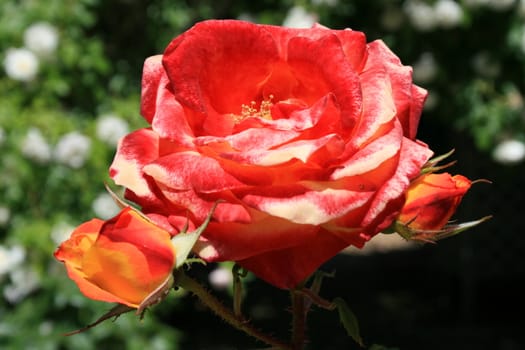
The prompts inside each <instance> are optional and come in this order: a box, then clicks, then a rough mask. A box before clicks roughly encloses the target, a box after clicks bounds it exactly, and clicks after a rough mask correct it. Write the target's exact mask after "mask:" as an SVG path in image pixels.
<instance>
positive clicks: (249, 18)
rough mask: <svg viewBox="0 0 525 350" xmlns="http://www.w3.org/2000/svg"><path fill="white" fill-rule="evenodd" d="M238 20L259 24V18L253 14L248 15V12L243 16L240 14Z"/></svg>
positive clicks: (243, 13)
mask: <svg viewBox="0 0 525 350" xmlns="http://www.w3.org/2000/svg"><path fill="white" fill-rule="evenodd" d="M237 19H238V20H239V21H246V22H252V23H256V22H257V18H255V16H254V15H252V14H251V13H248V12H242V13H241V14H239V15H238V16H237Z"/></svg>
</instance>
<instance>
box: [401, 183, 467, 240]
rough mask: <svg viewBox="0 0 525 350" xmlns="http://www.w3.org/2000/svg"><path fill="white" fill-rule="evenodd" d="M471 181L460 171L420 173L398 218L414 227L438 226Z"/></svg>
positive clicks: (451, 210)
mask: <svg viewBox="0 0 525 350" xmlns="http://www.w3.org/2000/svg"><path fill="white" fill-rule="evenodd" d="M471 183H472V182H471V181H470V180H469V179H467V178H466V177H464V176H462V175H455V176H452V175H450V174H448V173H443V174H427V175H423V176H421V177H420V178H418V179H417V180H416V181H414V182H413V183H412V184H411V185H410V187H409V189H408V191H407V195H406V201H405V205H404V206H403V209H402V211H401V214H400V215H399V218H398V221H399V222H400V223H405V224H406V226H408V227H409V228H410V229H413V230H441V229H442V228H443V227H444V226H445V225H446V224H447V222H448V221H449V220H450V218H451V216H452V215H453V214H454V212H455V211H456V209H457V207H458V205H459V203H460V202H461V199H462V198H463V196H464V195H465V193H467V191H468V190H469V188H470V185H471Z"/></svg>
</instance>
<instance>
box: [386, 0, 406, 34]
mask: <svg viewBox="0 0 525 350" xmlns="http://www.w3.org/2000/svg"><path fill="white" fill-rule="evenodd" d="M404 19H405V16H404V15H403V12H402V11H401V9H399V8H398V7H393V6H387V7H386V9H385V10H384V11H383V13H382V14H381V25H382V26H383V28H385V29H387V30H397V29H399V28H401V25H402V24H403V21H404Z"/></svg>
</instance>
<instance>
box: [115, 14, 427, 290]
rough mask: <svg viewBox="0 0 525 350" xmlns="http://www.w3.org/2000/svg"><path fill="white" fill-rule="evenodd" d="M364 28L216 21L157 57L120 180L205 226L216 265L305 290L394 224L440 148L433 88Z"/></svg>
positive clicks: (205, 246)
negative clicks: (424, 138) (346, 253)
mask: <svg viewBox="0 0 525 350" xmlns="http://www.w3.org/2000/svg"><path fill="white" fill-rule="evenodd" d="M411 74H412V71H411V68H410V67H406V66H403V65H401V63H400V61H399V59H398V58H397V57H396V56H395V55H394V54H393V53H392V52H391V51H390V50H389V49H388V48H387V47H386V46H385V44H384V43H383V42H382V41H374V42H372V43H369V44H367V43H366V39H365V36H364V34H363V33H361V32H357V31H352V30H330V29H327V28H324V27H321V26H316V27H314V28H312V29H290V28H283V27H277V26H268V25H256V24H252V23H247V22H241V21H233V20H227V21H217V20H213V21H206V22H202V23H199V24H197V25H195V26H194V27H193V28H191V29H190V30H188V31H187V32H185V33H184V34H182V35H180V36H179V37H177V38H175V39H174V40H173V41H172V42H171V44H170V45H169V46H168V48H167V49H166V51H165V53H164V55H162V56H154V57H151V58H149V59H147V60H146V62H145V65H144V73H143V83H142V115H143V116H144V118H145V119H146V120H147V121H148V122H149V123H150V124H151V128H148V129H142V130H138V131H135V132H133V133H131V134H129V135H127V136H126V137H124V138H123V139H122V140H121V142H120V145H119V147H118V151H117V155H116V157H115V160H114V162H113V164H112V166H111V170H110V173H111V176H112V177H113V179H114V180H115V182H116V183H117V184H120V185H123V186H125V187H126V188H127V190H128V191H127V198H128V199H130V200H133V201H135V202H136V203H138V204H139V205H140V206H141V207H142V210H143V211H144V212H145V213H148V214H149V216H150V217H151V216H152V215H153V214H154V215H155V216H156V218H157V219H158V220H159V223H160V221H162V225H168V224H170V225H172V226H173V230H174V232H175V231H177V230H179V229H180V228H181V227H182V225H184V223H185V222H186V217H188V216H189V219H190V221H191V223H192V224H193V225H195V226H197V225H199V224H200V223H202V222H203V220H204V219H205V217H206V215H207V214H208V212H209V211H210V209H211V207H212V205H213V204H214V202H215V201H217V200H219V199H220V200H222V202H221V203H220V204H219V205H218V207H217V209H216V211H215V213H214V216H213V221H212V222H211V223H210V224H209V226H208V228H207V230H206V231H205V232H204V233H203V236H202V238H201V241H200V242H199V243H198V244H197V252H198V254H199V255H200V256H201V257H202V258H204V259H206V260H208V261H223V260H231V261H236V262H238V263H239V264H240V265H242V266H244V267H245V268H247V269H249V270H251V271H252V272H254V273H255V274H256V275H258V276H259V277H260V278H262V279H264V280H266V281H268V282H269V283H272V284H273V285H275V286H278V287H281V288H291V287H294V286H295V285H296V284H297V283H298V282H300V281H301V280H303V279H304V278H306V277H307V276H308V275H310V274H311V273H312V272H313V271H315V270H316V269H317V268H318V267H319V266H320V265H321V264H322V263H323V262H325V261H326V260H327V259H329V258H331V257H332V256H334V255H335V254H337V253H338V252H339V251H340V250H341V249H343V248H345V247H347V246H348V245H355V246H358V247H361V246H363V244H364V243H365V242H366V241H367V240H369V239H370V238H371V237H372V236H374V235H375V234H376V233H378V232H379V231H381V230H382V229H384V228H385V227H388V226H389V225H390V224H391V223H392V221H393V220H394V218H395V216H396V215H397V214H398V212H399V210H400V208H401V207H402V205H403V200H404V193H405V191H406V189H407V187H408V185H409V183H410V181H411V180H412V179H414V178H415V177H416V176H417V175H418V174H419V172H420V170H421V166H422V165H423V164H424V163H425V162H426V161H427V160H428V158H429V157H430V156H431V153H432V152H431V151H430V150H429V149H428V147H427V146H426V145H425V144H423V143H421V142H418V141H416V140H415V136H416V130H417V125H418V121H419V117H420V113H421V109H422V105H423V102H424V99H425V97H426V91H425V90H423V89H421V88H419V87H417V86H415V85H413V84H412V79H411Z"/></svg>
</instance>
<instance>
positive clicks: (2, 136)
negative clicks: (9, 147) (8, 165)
mask: <svg viewBox="0 0 525 350" xmlns="http://www.w3.org/2000/svg"><path fill="white" fill-rule="evenodd" d="M4 142H5V131H4V129H2V128H0V146H2V145H3V144H4Z"/></svg>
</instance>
